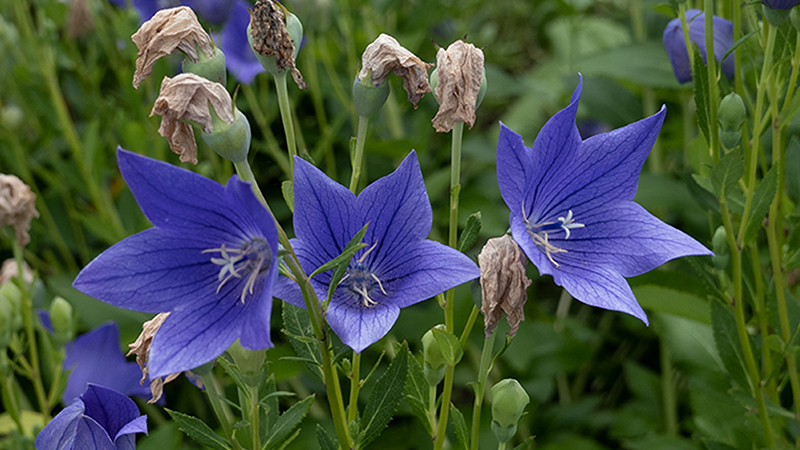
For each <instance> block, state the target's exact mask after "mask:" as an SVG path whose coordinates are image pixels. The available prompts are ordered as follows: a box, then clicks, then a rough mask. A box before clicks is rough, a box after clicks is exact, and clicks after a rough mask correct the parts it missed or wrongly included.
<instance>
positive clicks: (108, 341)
mask: <svg viewBox="0 0 800 450" xmlns="http://www.w3.org/2000/svg"><path fill="white" fill-rule="evenodd" d="M63 367H64V371H70V373H69V378H68V379H67V386H66V388H65V389H64V394H63V395H62V399H63V401H64V404H65V405H67V404H69V403H70V402H71V401H72V400H73V399H74V398H77V397H78V396H79V395H81V394H82V393H83V391H85V390H86V385H87V384H89V383H93V384H98V385H100V386H104V387H107V388H109V389H113V390H115V391H117V392H120V393H122V394H123V395H126V396H137V397H142V398H144V399H145V400H148V399H150V387H149V386H150V383H149V382H146V383H144V384H142V383H140V380H141V378H142V371H141V370H140V369H139V365H138V364H136V363H135V362H128V361H127V360H126V359H125V356H124V355H123V354H122V350H121V347H120V341H119V327H118V326H117V324H116V323H114V322H109V323H106V324H103V325H100V326H99V327H97V328H95V329H94V330H92V331H90V332H88V333H85V334H82V335H80V336H78V337H77V338H76V339H75V340H74V341H72V342H70V343H68V344H67V345H66V357H65V358H64V366H63Z"/></svg>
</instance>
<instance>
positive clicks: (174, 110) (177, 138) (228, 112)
mask: <svg viewBox="0 0 800 450" xmlns="http://www.w3.org/2000/svg"><path fill="white" fill-rule="evenodd" d="M209 104H210V106H212V107H214V112H216V113H217V115H218V116H219V118H220V119H222V120H223V121H224V122H225V123H233V119H234V118H233V106H232V104H233V103H232V100H231V96H230V94H228V91H227V90H225V87H224V86H222V85H221V84H219V83H215V82H213V81H209V80H207V79H205V78H203V77H200V76H197V75H195V74H193V73H182V74H180V75H177V76H176V77H175V78H169V77H164V81H162V82H161V92H159V95H158V98H157V99H156V103H155V105H153V110H152V111H151V112H150V116H151V117H152V116H153V114H158V115H160V116H161V126H160V127H158V134H160V135H161V136H164V137H165V138H167V140H168V141H169V147H170V148H171V149H172V151H173V152H175V153H177V154H179V155H181V162H191V163H192V164H197V142H196V141H195V139H194V131H193V130H192V126H191V125H189V124H188V123H186V122H185V121H187V120H191V121H193V122H197V123H198V124H200V125H202V126H203V131H204V132H206V133H211V132H212V131H214V125H213V118H212V117H211V112H210V111H209Z"/></svg>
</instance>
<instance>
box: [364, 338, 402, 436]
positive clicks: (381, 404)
mask: <svg viewBox="0 0 800 450" xmlns="http://www.w3.org/2000/svg"><path fill="white" fill-rule="evenodd" d="M408 356H409V351H408V343H407V342H403V347H402V348H401V350H400V351H399V352H397V356H395V358H394V361H392V363H391V364H389V368H388V369H386V372H385V373H384V374H383V375H382V376H381V377H380V378H378V380H377V382H376V383H375V385H374V386H373V389H372V393H371V394H370V396H369V400H368V401H367V405H366V406H365V407H364V414H363V415H362V416H361V423H360V425H361V430H362V431H361V433H360V436H359V448H364V447H366V446H367V445H368V444H369V443H370V442H372V441H374V440H375V439H376V438H377V437H378V436H379V435H380V434H381V432H383V430H384V428H386V426H387V425H388V424H389V421H390V420H391V419H392V416H393V415H394V411H395V409H397V405H398V404H399V403H400V399H402V398H403V390H404V389H405V385H406V378H407V377H408Z"/></svg>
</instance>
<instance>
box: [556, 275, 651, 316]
mask: <svg viewBox="0 0 800 450" xmlns="http://www.w3.org/2000/svg"><path fill="white" fill-rule="evenodd" d="M553 281H555V283H556V284H557V285H559V286H563V287H564V289H566V290H567V292H569V293H570V294H572V296H573V297H574V298H575V299H576V300H580V301H581V302H583V303H585V304H587V305H590V306H597V307H598V308H603V309H609V310H612V311H620V312H624V313H627V314H630V315H632V316H634V317H636V318H638V319H639V320H641V321H642V322H644V323H645V325H647V324H648V323H649V322H648V320H647V314H645V312H644V310H643V309H642V307H641V306H639V302H637V301H636V297H634V296H633V291H631V287H630V286H629V285H628V282H627V281H625V278H624V277H623V276H622V275H620V274H619V273H617V272H614V271H613V270H610V269H607V268H605V267H598V266H592V265H576V264H573V263H572V262H570V261H565V262H564V263H563V264H562V265H561V267H559V270H556V271H554V273H553Z"/></svg>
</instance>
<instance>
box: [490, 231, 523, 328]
mask: <svg viewBox="0 0 800 450" xmlns="http://www.w3.org/2000/svg"><path fill="white" fill-rule="evenodd" d="M525 263H526V258H525V254H524V253H523V252H522V249H521V248H519V246H518V245H517V243H516V242H514V239H512V238H511V236H509V235H507V234H506V235H503V237H499V238H493V239H489V241H488V242H487V243H486V245H485V246H484V247H483V250H481V253H480V255H478V264H480V266H481V292H482V294H483V304H482V305H481V311H483V319H484V325H485V327H484V329H485V332H486V337H489V335H491V333H492V330H494V328H495V327H496V326H497V322H498V321H499V320H500V317H501V316H502V315H503V312H504V311H505V313H506V314H507V315H508V317H507V320H508V324H509V326H511V330H510V331H509V332H508V334H510V335H511V336H514V335H516V334H517V330H518V329H519V323H520V322H521V321H523V320H525V311H524V309H523V307H524V306H525V301H526V300H527V299H528V294H527V292H526V289H527V288H528V286H530V284H531V280H529V279H528V276H527V275H526V274H525Z"/></svg>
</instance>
